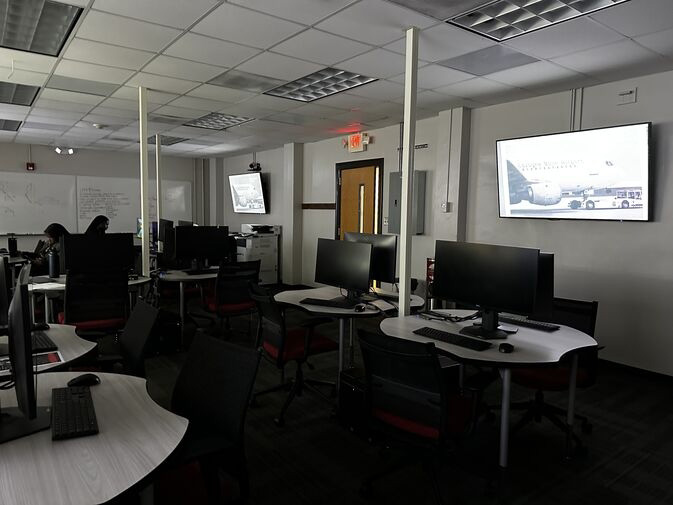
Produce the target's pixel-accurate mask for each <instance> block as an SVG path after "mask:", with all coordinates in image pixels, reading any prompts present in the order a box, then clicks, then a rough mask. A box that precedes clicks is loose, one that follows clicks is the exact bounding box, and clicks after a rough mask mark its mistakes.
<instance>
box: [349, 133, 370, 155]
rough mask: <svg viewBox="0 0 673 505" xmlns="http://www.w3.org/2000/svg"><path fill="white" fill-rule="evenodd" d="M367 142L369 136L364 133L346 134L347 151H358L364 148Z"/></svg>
mask: <svg viewBox="0 0 673 505" xmlns="http://www.w3.org/2000/svg"><path fill="white" fill-rule="evenodd" d="M368 143H369V137H368V135H367V134H366V133H354V134H353V135H349V136H348V152H349V153H359V152H362V151H364V150H365V146H366V145H367V144H368Z"/></svg>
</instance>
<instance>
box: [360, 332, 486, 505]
mask: <svg viewBox="0 0 673 505" xmlns="http://www.w3.org/2000/svg"><path fill="white" fill-rule="evenodd" d="M358 335H359V340H360V347H361V349H362V358H363V361H364V366H365V376H366V389H365V399H366V405H367V410H368V413H369V419H370V425H371V432H372V433H373V434H374V435H375V436H376V438H377V439H378V438H382V440H381V441H382V442H383V444H384V447H389V448H395V449H400V450H402V451H403V452H404V456H403V457H402V458H401V459H400V460H399V461H397V462H393V463H390V464H389V465H386V466H384V467H383V468H381V469H380V470H379V471H376V472H375V473H374V474H372V475H370V476H369V477H367V478H366V479H365V481H364V483H363V485H362V488H361V493H362V494H363V495H365V496H367V495H369V494H370V493H371V491H372V489H371V487H372V484H373V483H374V482H375V481H377V480H378V479H380V478H382V477H384V476H387V475H389V474H391V473H393V472H396V471H397V470H400V469H401V468H403V467H405V466H407V465H409V464H410V463H412V462H418V461H420V462H421V463H422V464H423V468H424V469H425V470H426V471H427V472H428V474H429V475H430V477H431V479H432V483H433V490H434V493H435V498H436V500H437V502H438V503H443V500H442V493H441V490H440V486H439V479H438V472H439V470H440V468H441V467H440V466H439V465H440V464H441V457H442V456H447V455H449V454H450V451H451V449H452V448H455V446H456V445H457V444H458V443H459V442H460V439H461V438H463V437H464V436H465V435H467V434H468V433H469V431H470V427H471V420H472V417H473V415H474V410H475V409H474V405H473V402H472V400H471V399H470V398H467V397H465V396H462V395H461V394H460V389H459V387H458V384H457V383H456V384H455V388H454V387H452V385H450V384H447V382H446V380H445V376H444V374H443V373H442V369H441V365H440V361H439V356H438V354H437V349H436V348H435V345H434V344H433V343H430V342H428V343H421V342H414V341H411V340H406V339H400V338H395V337H389V336H386V335H379V334H375V333H370V332H367V331H363V330H360V331H359V332H358ZM410 456H411V457H410Z"/></svg>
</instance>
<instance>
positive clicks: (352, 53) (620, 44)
mask: <svg viewBox="0 0 673 505" xmlns="http://www.w3.org/2000/svg"><path fill="white" fill-rule="evenodd" d="M58 1H61V2H63V3H70V4H74V5H79V6H82V7H84V9H85V10H84V13H83V15H82V17H81V18H80V20H79V21H78V24H77V26H76V28H75V30H74V32H73V34H71V36H70V39H69V40H68V42H67V43H66V45H65V47H64V50H63V51H62V53H61V55H60V56H59V57H58V58H55V57H49V56H42V55H36V54H31V53H25V52H21V51H13V50H9V49H2V48H0V80H6V81H10V82H15V83H21V84H30V85H35V86H43V85H45V83H48V80H49V79H50V78H51V77H52V76H61V77H68V78H74V79H84V80H87V81H95V82H97V83H105V85H106V86H107V87H108V88H109V89H110V90H111V92H110V94H109V96H96V95H91V94H84V93H78V92H73V91H64V90H57V89H51V88H43V89H42V90H41V92H40V94H39V95H38V98H37V99H36V100H35V102H34V104H33V105H32V107H21V106H15V105H5V104H0V119H14V120H21V121H25V123H24V125H23V126H22V128H21V129H20V130H19V132H18V133H12V132H0V140H2V141H15V142H23V143H27V142H30V143H35V144H45V145H52V144H59V145H67V146H75V147H86V148H92V149H106V150H126V151H129V150H131V151H132V150H137V149H138V143H137V138H138V122H137V94H138V92H137V89H136V88H135V86H139V85H144V86H147V87H148V88H150V90H149V102H150V106H149V112H150V125H149V129H150V132H151V133H162V134H165V135H170V136H177V137H186V138H188V139H189V140H188V141H186V142H183V143H179V144H176V145H174V146H171V147H168V148H166V152H168V153H171V154H176V155H182V156H190V157H197V156H216V155H228V154H230V153H235V152H246V151H252V150H261V149H265V148H270V147H275V146H278V145H281V144H283V143H285V142H292V141H296V142H310V141H315V140H319V139H322V138H328V137H333V136H336V135H338V132H339V131H341V130H342V129H343V128H345V127H347V126H349V125H351V124H353V123H362V128H363V129H367V128H373V127H381V126H386V125H392V124H395V123H398V122H400V121H401V120H402V109H403V108H402V105H401V104H402V103H403V91H404V87H403V85H402V84H403V82H404V74H403V72H404V54H403V53H404V30H405V28H406V27H407V26H410V25H414V26H418V27H419V28H420V29H421V34H420V48H419V57H420V60H421V61H420V64H419V65H420V67H421V68H420V70H419V78H418V83H419V95H418V105H419V107H420V110H419V117H429V116H431V115H434V114H436V112H437V111H439V110H443V109H447V108H450V107H453V106H460V105H465V106H469V107H481V106H484V105H490V104H496V103H501V102H505V101H510V100H517V99H521V98H526V97H531V96H536V95H540V94H544V93H549V92H552V91H559V90H563V89H571V88H573V87H580V86H589V85H593V84H597V83H601V82H607V81H612V80H617V79H623V78H627V77H632V76H636V75H643V74H647V73H655V72H662V71H666V70H670V69H673V0H630V1H628V2H625V3H623V4H621V5H618V6H615V7H611V8H609V9H605V10H603V11H599V12H597V13H594V14H593V15H591V16H586V17H582V18H578V19H574V20H571V21H567V22H565V23H561V24H560V25H557V26H553V27H550V28H546V29H543V30H540V31H537V32H533V33H530V34H527V35H523V36H520V37H516V38H513V39H510V40H508V41H507V42H505V43H503V44H502V45H503V46H507V47H508V48H510V49H514V50H516V51H519V52H521V53H524V54H526V55H529V56H532V57H535V58H537V59H540V60H541V61H538V62H534V63H529V64H526V65H523V66H519V67H515V68H509V69H505V70H499V71H498V72H493V73H490V74H487V75H484V76H478V77H477V76H474V75H471V74H468V73H465V72H461V71H458V70H454V69H450V68H447V67H444V66H441V65H438V64H437V62H440V61H444V60H447V59H449V58H454V57H457V56H461V55H465V54H468V53H472V52H474V51H478V50H481V49H485V48H488V47H491V46H494V45H496V42H494V41H492V40H490V39H487V38H484V37H482V36H479V35H475V34H473V33H470V32H468V31H465V30H462V29H460V28H457V27H455V26H451V25H448V24H446V23H443V22H442V21H441V20H438V19H434V18H431V17H428V16H426V15H423V14H421V13H419V12H415V11H412V10H409V9H407V8H405V7H403V6H401V5H399V3H400V2H399V0H398V1H397V2H396V3H392V2H389V1H387V0H282V1H279V0H228V1H223V0H189V1H186V0H58ZM487 1H489V0H484V3H487ZM12 65H13V68H14V70H13V71H12ZM326 66H333V67H337V68H342V69H344V70H349V71H352V72H358V73H363V74H365V75H368V76H371V77H376V78H378V79H379V80H378V81H376V82H373V83H370V84H367V85H364V86H361V87H358V88H355V89H352V90H349V91H348V92H347V93H341V94H338V95H334V96H331V97H328V98H324V99H322V100H319V101H316V102H313V103H310V104H304V103H301V102H297V101H292V100H287V99H283V98H277V97H271V96H267V95H263V94H259V93H256V92H250V91H246V90H241V89H229V88H224V87H221V86H214V85H210V84H206V83H207V82H208V81H209V80H211V79H212V78H214V77H216V76H219V75H221V74H223V73H225V72H227V71H228V70H232V69H236V70H238V71H242V72H247V73H250V74H258V75H263V76H266V77H272V78H275V79H280V80H283V81H289V80H294V79H297V78H299V77H302V76H304V75H307V74H309V73H312V72H314V71H316V70H319V69H321V68H324V67H326ZM80 84H81V83H80ZM84 84H86V83H84ZM47 86H48V84H47ZM209 112H222V113H225V114H232V115H239V116H246V117H253V118H256V119H255V121H253V122H249V123H246V124H244V125H241V126H236V127H233V128H230V129H229V130H227V131H223V132H218V131H213V130H206V129H199V128H190V127H185V126H182V125H181V121H179V120H177V119H175V118H176V117H177V118H182V119H183V121H182V122H184V121H187V120H189V119H192V118H196V117H200V116H203V115H205V114H207V113H209ZM160 116H172V119H171V118H162V117H160ZM92 123H100V124H104V125H107V128H105V129H102V130H99V129H95V128H93V126H92Z"/></svg>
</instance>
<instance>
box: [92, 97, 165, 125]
mask: <svg viewBox="0 0 673 505" xmlns="http://www.w3.org/2000/svg"><path fill="white" fill-rule="evenodd" d="M108 105H110V104H108V103H106V102H103V103H102V105H100V106H99V107H96V108H95V109H92V110H91V111H90V112H89V114H90V115H91V114H96V115H99V116H110V117H114V118H118V120H119V118H129V119H133V120H137V119H138V108H137V106H136V109H135V110H133V109H120V108H117V107H108ZM133 105H135V104H133ZM155 108H156V107H155ZM102 122H105V121H102Z"/></svg>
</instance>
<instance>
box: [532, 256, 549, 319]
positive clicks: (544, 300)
mask: <svg viewBox="0 0 673 505" xmlns="http://www.w3.org/2000/svg"><path fill="white" fill-rule="evenodd" d="M553 313H554V254H553V253H545V252H541V253H540V256H539V258H538V270H537V291H536V293H535V308H534V309H533V312H532V314H530V315H529V317H530V318H531V319H535V320H541V321H549V320H550V319H551V317H552V316H553Z"/></svg>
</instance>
